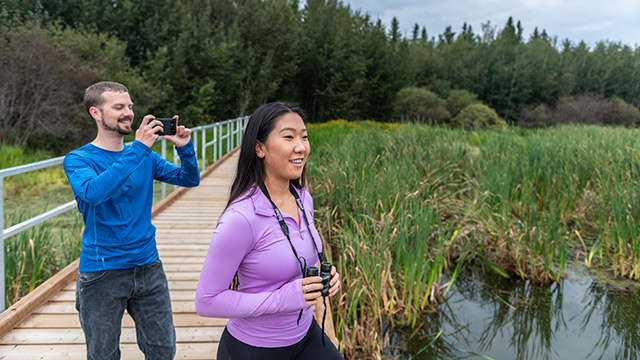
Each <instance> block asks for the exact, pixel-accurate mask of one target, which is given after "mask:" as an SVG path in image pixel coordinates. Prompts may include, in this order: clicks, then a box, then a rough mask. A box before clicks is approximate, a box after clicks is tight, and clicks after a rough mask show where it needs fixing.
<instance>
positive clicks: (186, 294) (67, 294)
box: [49, 289, 196, 302]
mask: <svg viewBox="0 0 640 360" xmlns="http://www.w3.org/2000/svg"><path fill="white" fill-rule="evenodd" d="M170 296H171V300H184V301H186V300H192V301H195V299H196V290H195V289H189V290H172V291H170ZM75 300H76V292H75V291H69V290H64V291H60V292H58V293H57V294H56V295H54V296H53V297H52V298H51V299H50V300H49V301H51V302H60V301H70V302H74V301H75Z"/></svg>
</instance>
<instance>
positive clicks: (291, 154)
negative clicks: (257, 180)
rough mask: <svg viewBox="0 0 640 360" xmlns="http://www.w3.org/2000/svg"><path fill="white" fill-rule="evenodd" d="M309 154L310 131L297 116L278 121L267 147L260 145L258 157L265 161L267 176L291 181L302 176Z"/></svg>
mask: <svg viewBox="0 0 640 360" xmlns="http://www.w3.org/2000/svg"><path fill="white" fill-rule="evenodd" d="M309 151H310V147H309V140H308V139H307V128H306V127H305V126H304V121H303V120H302V118H301V117H300V115H298V114H296V113H295V112H288V113H285V114H283V115H281V116H280V117H279V118H277V119H276V122H275V126H274V127H273V130H272V131H271V132H270V133H269V135H268V136H267V139H266V141H265V143H264V144H263V143H261V142H259V141H258V142H257V143H256V155H257V156H258V157H261V158H262V159H263V160H264V170H265V173H266V176H267V178H269V179H270V180H275V181H284V180H286V181H289V180H293V179H297V178H299V177H300V176H302V170H303V169H304V164H305V163H306V162H307V157H308V156H309Z"/></svg>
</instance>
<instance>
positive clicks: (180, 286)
mask: <svg viewBox="0 0 640 360" xmlns="http://www.w3.org/2000/svg"><path fill="white" fill-rule="evenodd" d="M192 259H193V258H192ZM197 285H198V282H197V281H193V280H189V281H169V290H191V289H195V288H196V286H197ZM75 289H76V283H75V282H72V283H70V284H69V285H67V286H66V287H65V288H64V290H72V291H75Z"/></svg>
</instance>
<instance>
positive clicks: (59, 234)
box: [4, 212, 83, 304]
mask: <svg viewBox="0 0 640 360" xmlns="http://www.w3.org/2000/svg"><path fill="white" fill-rule="evenodd" d="M31 216H32V215H31V214H29V213H21V212H15V213H13V214H11V215H10V217H15V219H12V220H14V221H15V222H21V221H24V220H27V219H28V218H30V217H31ZM82 227H83V223H82V218H81V216H79V214H76V213H73V214H70V216H66V219H57V220H56V221H54V220H49V221H46V222H44V223H42V224H39V225H37V226H35V227H33V228H31V229H29V230H26V231H23V232H21V233H19V234H17V235H14V236H12V237H10V238H8V239H6V240H5V247H4V258H5V304H12V303H14V302H16V301H17V300H19V299H20V298H21V297H23V296H25V295H27V294H28V293H29V292H31V291H33V290H34V289H35V288H36V287H37V286H39V285H40V284H41V283H43V282H44V281H45V280H47V279H48V278H50V277H51V276H52V275H54V274H55V273H57V272H58V271H60V269H62V268H63V267H65V266H66V265H68V264H70V263H71V262H73V261H74V260H75V259H77V258H78V256H79V255H80V247H81V242H82Z"/></svg>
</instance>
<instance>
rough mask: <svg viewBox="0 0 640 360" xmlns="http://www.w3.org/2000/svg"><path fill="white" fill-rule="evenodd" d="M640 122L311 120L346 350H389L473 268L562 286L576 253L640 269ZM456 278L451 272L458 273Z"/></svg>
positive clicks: (315, 180) (616, 272)
mask: <svg viewBox="0 0 640 360" xmlns="http://www.w3.org/2000/svg"><path fill="white" fill-rule="evenodd" d="M638 135H640V132H639V131H638V130H630V129H624V128H601V127H577V126H568V127H558V128H553V129H548V130H528V131H524V130H519V129H508V130H505V131H502V132H494V131H477V132H476V131H474V132H466V131H462V130H451V129H445V128H434V127H430V126H426V125H416V124H405V125H398V124H394V125H389V124H385V125H382V124H375V123H371V122H358V123H353V122H346V121H334V122H330V123H327V124H322V125H313V126H310V137H311V141H312V155H311V158H310V164H309V165H310V166H309V170H310V180H311V182H312V184H311V188H312V191H313V195H314V199H315V200H316V211H317V217H318V221H317V223H318V224H319V225H320V226H321V230H322V232H323V233H324V234H325V238H326V239H328V241H329V242H330V244H331V247H332V250H333V253H334V256H333V258H334V259H335V260H336V261H335V263H336V264H337V267H338V269H339V271H340V272H341V274H342V275H343V276H342V278H343V283H344V291H343V292H342V294H341V298H340V299H339V301H338V303H336V304H334V305H335V306H336V308H337V314H336V316H337V319H336V325H337V326H336V328H337V331H338V334H339V336H340V337H341V340H342V346H343V347H344V348H343V351H344V353H345V354H346V356H347V357H354V356H356V354H358V356H360V357H362V356H364V357H367V358H370V357H374V358H375V357H380V354H381V353H382V352H383V348H384V346H385V344H386V343H387V342H386V340H385V338H384V331H383V329H384V328H385V326H387V325H388V324H394V323H396V324H400V325H403V326H404V325H408V326H413V327H416V326H419V325H420V323H419V322H420V316H419V315H420V314H421V313H423V312H424V311H430V310H433V309H435V308H436V306H437V304H438V303H439V302H440V301H441V300H442V296H443V295H444V293H445V292H446V289H445V288H444V284H441V282H442V274H443V273H445V272H449V273H451V272H452V271H453V268H454V267H456V268H457V269H459V266H462V265H464V264H465V263H467V262H470V261H471V262H475V263H478V264H481V265H482V266H484V267H485V269H487V270H488V271H494V272H496V273H498V274H500V275H502V276H504V277H514V276H515V277H518V278H522V279H527V280H531V281H533V282H535V283H549V282H557V281H559V280H560V279H561V278H562V277H563V276H564V270H565V267H566V264H567V262H568V260H569V259H570V258H572V257H577V258H579V259H584V262H585V264H586V265H587V266H596V265H597V266H599V267H602V268H605V269H608V270H609V271H610V272H611V274H612V275H613V276H620V277H625V278H631V279H636V280H637V279H638V277H640V236H639V234H640V230H639V229H640V224H639V223H638V220H636V219H639V220H640V213H639V212H640V196H638V195H636V194H637V191H636V189H638V185H640V184H639V183H638V182H639V181H640V180H639V177H638V175H640V174H639V170H640V146H639V145H637V144H636V141H635V139H637V138H638ZM455 273H457V272H454V274H455Z"/></svg>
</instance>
